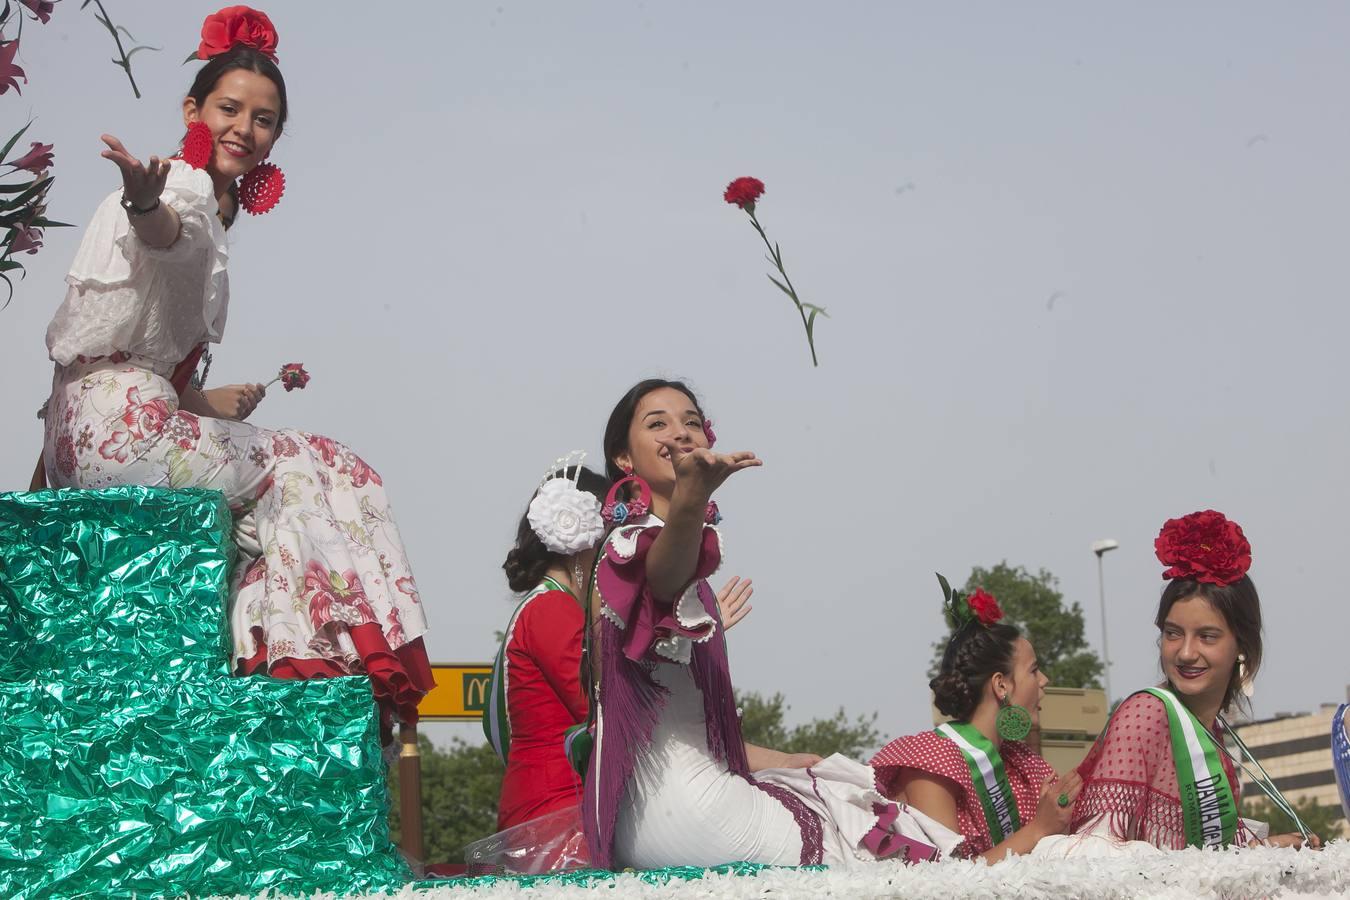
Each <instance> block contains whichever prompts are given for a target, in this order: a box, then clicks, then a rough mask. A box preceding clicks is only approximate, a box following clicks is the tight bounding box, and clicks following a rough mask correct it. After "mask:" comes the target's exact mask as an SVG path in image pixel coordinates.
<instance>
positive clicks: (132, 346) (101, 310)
mask: <svg viewBox="0 0 1350 900" xmlns="http://www.w3.org/2000/svg"><path fill="white" fill-rule="evenodd" d="M121 196H122V192H121V191H115V192H113V193H112V194H109V195H108V197H107V199H105V200H104V201H103V202H102V203H101V204H99V207H98V210H97V211H96V212H95V213H94V218H93V220H92V221H90V223H89V227H88V228H87V229H85V232H84V240H83V241H81V243H80V250H79V252H78V253H77V254H75V262H74V263H73V264H72V265H71V267H70V273H69V274H68V275H66V283H67V284H68V285H69V288H68V289H67V291H66V299H65V301H64V302H63V303H62V304H61V307H60V309H58V310H57V311H56V315H55V316H54V317H53V318H52V321H51V324H50V325H48V326H47V351H48V353H49V355H50V356H51V358H52V360H53V361H55V362H56V363H58V364H60V365H63V366H66V365H70V364H71V363H72V362H74V361H75V360H76V358H77V357H81V356H83V357H85V358H92V357H96V356H107V355H109V354H111V353H114V352H116V351H119V350H120V351H122V352H124V353H129V354H131V355H132V356H138V357H143V358H145V359H148V360H150V361H152V362H153V363H155V368H156V369H157V370H158V369H161V368H163V369H164V370H165V371H171V370H172V369H173V368H174V367H175V366H176V365H178V363H180V362H182V361H183V359H185V358H186V357H187V356H188V354H189V353H191V352H192V350H193V348H195V347H196V346H197V345H198V344H200V343H202V342H203V341H211V342H213V343H214V342H219V341H220V336H221V334H222V333H223V332H224V330H225V313H226V310H227V308H228V306H229V297H230V289H229V277H228V275H227V273H226V270H225V268H226V262H227V261H228V258H229V254H228V248H227V246H226V243H225V228H224V227H223V226H222V225H221V223H220V219H219V218H217V211H218V209H219V207H218V205H217V204H216V195H215V190H214V187H213V185H212V182H211V177H210V176H209V175H208V174H207V173H206V172H205V170H202V169H194V168H192V167H191V166H189V165H188V164H187V163H185V162H183V161H182V160H177V159H175V160H172V161H171V162H170V163H169V178H168V182H167V183H166V185H165V188H164V192H163V193H162V194H161V195H160V202H161V203H167V204H168V205H169V206H170V207H172V208H173V210H174V212H176V213H178V219H179V222H180V223H181V225H180V230H179V233H178V239H177V240H176V241H174V242H173V243H172V244H170V245H169V246H168V247H164V248H155V247H150V246H148V245H146V244H145V243H144V242H143V241H142V240H141V239H140V238H139V237H137V235H136V232H135V231H134V230H133V229H132V227H131V223H130V221H129V220H128V218H127V213H126V212H125V211H124V210H123V209H122V207H121V205H120V204H119V200H120V199H121Z"/></svg>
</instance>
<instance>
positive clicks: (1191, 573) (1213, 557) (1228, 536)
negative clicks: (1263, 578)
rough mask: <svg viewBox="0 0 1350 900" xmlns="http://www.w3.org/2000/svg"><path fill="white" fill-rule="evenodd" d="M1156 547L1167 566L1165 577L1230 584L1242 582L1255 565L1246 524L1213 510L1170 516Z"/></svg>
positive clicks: (1160, 533) (1164, 524)
mask: <svg viewBox="0 0 1350 900" xmlns="http://www.w3.org/2000/svg"><path fill="white" fill-rule="evenodd" d="M1153 550H1154V552H1155V553H1156V554H1157V555H1158V561H1159V562H1161V563H1162V564H1163V565H1165V566H1167V569H1166V571H1164V572H1163V578H1189V579H1192V580H1194V581H1199V582H1203V583H1204V584H1217V585H1228V584H1232V583H1233V582H1235V581H1240V580H1241V579H1242V576H1244V575H1246V574H1247V570H1248V569H1250V568H1251V566H1252V545H1251V544H1249V543H1247V537H1246V535H1244V534H1243V533H1242V527H1241V526H1240V525H1238V523H1236V522H1232V521H1229V519H1228V518H1227V517H1226V516H1224V514H1223V513H1221V512H1215V511H1214V510H1212V509H1206V510H1203V511H1201V512H1193V513H1191V514H1190V515H1189V516H1182V517H1181V518H1180V519H1168V520H1167V521H1166V522H1164V523H1163V527H1162V531H1160V532H1158V537H1157V539H1156V540H1155V541H1154V542H1153Z"/></svg>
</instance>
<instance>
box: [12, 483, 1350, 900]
mask: <svg viewBox="0 0 1350 900" xmlns="http://www.w3.org/2000/svg"><path fill="white" fill-rule="evenodd" d="M230 522H231V520H230V515H229V512H228V510H227V509H226V508H225V506H224V504H223V503H222V502H221V500H220V497H219V496H218V495H216V494H214V493H212V492H207V491H195V490H182V491H171V490H157V489H150V488H141V487H124V488H114V489H109V490H102V491H70V490H64V491H38V492H28V493H11V494H4V495H0V621H3V623H4V629H3V632H2V635H3V636H2V637H0V704H3V715H2V716H0V732H2V733H3V737H0V822H3V823H4V828H3V836H2V837H0V858H3V859H4V861H5V865H3V866H0V895H3V896H6V897H11V898H15V900H33V898H38V897H80V896H139V897H177V896H194V897H202V896H227V897H229V896H296V897H302V896H324V897H329V896H331V897H339V896H375V897H378V896H399V897H426V898H442V897H444V898H449V897H460V896H465V897H470V896H472V897H499V896H501V897H506V896H537V897H545V898H546V897H554V896H557V897H572V896H575V897H580V896H589V895H591V894H592V892H594V891H595V890H599V889H612V890H616V891H622V895H623V896H634V897H643V896H649V897H752V896H753V897H762V896H766V895H773V896H785V897H788V896H813V897H814V896H834V897H863V896H873V897H885V896H897V897H898V896H905V897H939V896H948V895H950V894H951V893H952V892H954V891H960V892H961V893H963V894H966V895H970V896H991V897H992V896H998V897H1032V896H1052V895H1055V896H1059V895H1070V896H1080V897H1133V896H1165V897H1192V896H1225V897H1248V896H1251V897H1256V896H1277V895H1278V896H1300V895H1302V896H1335V895H1337V894H1340V893H1343V892H1345V891H1348V890H1350V845H1347V843H1346V842H1345V841H1336V842H1333V843H1331V844H1330V845H1329V846H1328V847H1327V848H1326V849H1325V850H1323V851H1321V852H1312V851H1295V850H1288V849H1268V848H1257V849H1245V848H1244V849H1231V850H1225V851H1221V852H1213V851H1209V852H1206V851H1201V850H1198V849H1191V850H1185V851H1170V852H1164V851H1158V850H1153V849H1152V848H1148V847H1140V848H1139V849H1137V850H1135V851H1134V852H1131V853H1126V854H1112V855H1109V856H1101V857H1097V856H1085V855H1070V856H1067V857H1065V855H1064V853H1063V849H1064V847H1063V845H1060V846H1059V847H1058V852H1057V848H1056V847H1048V848H1046V849H1047V850H1048V851H1049V852H1044V853H1042V852H1040V851H1039V850H1038V852H1037V853H1036V854H1034V855H1032V856H1025V857H1016V858H1011V859H1009V860H1007V861H1005V862H1002V863H999V864H997V865H993V866H987V865H985V864H983V863H971V862H966V861H962V860H953V859H949V860H945V861H942V862H940V863H935V864H922V865H911V866H905V865H900V864H884V863H883V864H872V865H867V866H861V867H858V868H851V869H847V870H825V869H821V868H806V869H790V868H765V867H760V866H753V865H748V864H739V865H737V864H732V865H729V866H725V867H720V868H716V869H712V870H704V869H669V870H663V871H656V872H626V873H604V872H593V871H581V872H565V873H558V874H553V875H542V876H525V877H520V876H509V875H487V876H478V877H468V878H460V879H445V880H436V879H427V878H419V877H418V874H417V870H416V869H415V868H414V867H413V866H410V865H409V864H408V863H407V862H406V861H405V859H404V857H403V856H402V855H401V854H400V853H399V851H398V850H397V849H396V848H395V847H394V846H393V844H392V843H391V842H390V838H389V831H388V825H387V816H388V792H387V787H386V762H385V759H384V756H383V754H382V751H381V747H380V744H379V722H378V714H377V711H376V706H375V704H374V702H373V697H372V693H371V688H370V685H369V683H368V681H367V680H366V679H365V678H363V677H345V678H330V679H317V680H313V681H283V680H276V679H271V678H264V677H248V678H237V677H233V676H231V675H230V674H229V672H228V667H227V663H226V659H227V655H226V639H227V637H226V635H227V631H226V624H225V623H226V616H225V603H226V598H227V596H228V584H229V570H230V566H231V562H232V558H233V549H232V542H231V540H230ZM1066 840H1067V839H1066ZM1056 856H1059V857H1060V858H1055V857H1056Z"/></svg>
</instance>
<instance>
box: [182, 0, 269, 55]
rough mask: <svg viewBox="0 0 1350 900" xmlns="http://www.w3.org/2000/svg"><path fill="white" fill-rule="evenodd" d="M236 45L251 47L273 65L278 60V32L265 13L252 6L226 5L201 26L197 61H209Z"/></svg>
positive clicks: (208, 17) (207, 18)
mask: <svg viewBox="0 0 1350 900" xmlns="http://www.w3.org/2000/svg"><path fill="white" fill-rule="evenodd" d="M236 44H243V45H244V46H245V47H252V48H253V49H254V50H257V51H258V52H259V53H261V54H262V55H263V56H266V57H267V58H268V59H270V60H272V62H276V61H277V29H276V27H275V26H274V25H273V24H272V20H271V19H269V18H267V13H265V12H263V11H262V10H259V9H254V8H253V7H251V6H227V7H225V8H224V9H222V10H220V11H219V12H215V13H212V14H211V15H209V16H207V17H206V21H205V22H203V23H202V42H201V44H199V45H198V47H197V58H198V59H210V58H211V57H213V56H217V55H219V54H221V53H224V52H225V51H227V50H229V49H230V48H231V47H233V46H235V45H236Z"/></svg>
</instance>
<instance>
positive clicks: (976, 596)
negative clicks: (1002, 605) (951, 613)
mask: <svg viewBox="0 0 1350 900" xmlns="http://www.w3.org/2000/svg"><path fill="white" fill-rule="evenodd" d="M966 605H968V606H969V607H970V611H971V612H973V613H974V614H975V618H977V619H979V620H980V624H981V625H986V626H987V625H993V624H994V623H995V622H997V621H999V620H1000V619H1002V618H1003V610H1001V609H999V606H998V601H997V600H995V599H994V595H993V594H990V593H987V592H986V591H985V589H984V588H976V589H975V593H973V594H971V595H970V596H969V597H967V598H966Z"/></svg>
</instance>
